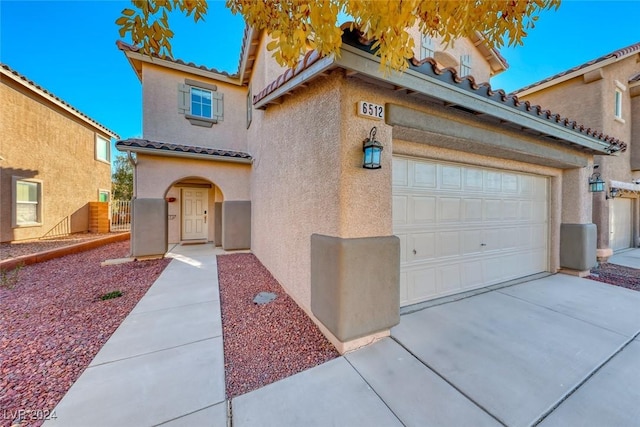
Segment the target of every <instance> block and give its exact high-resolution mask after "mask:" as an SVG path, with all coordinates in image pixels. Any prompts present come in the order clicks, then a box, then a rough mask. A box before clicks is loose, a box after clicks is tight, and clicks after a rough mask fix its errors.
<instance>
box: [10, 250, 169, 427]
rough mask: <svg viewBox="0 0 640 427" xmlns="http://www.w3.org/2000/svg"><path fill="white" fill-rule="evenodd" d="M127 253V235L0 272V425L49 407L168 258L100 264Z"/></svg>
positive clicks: (118, 323)
mask: <svg viewBox="0 0 640 427" xmlns="http://www.w3.org/2000/svg"><path fill="white" fill-rule="evenodd" d="M128 254H129V242H128V241H127V242H119V243H112V244H109V245H106V246H103V247H100V248H97V249H93V250H90V251H87V252H83V253H79V254H74V255H68V256H65V257H62V258H57V259H53V260H50V261H47V262H43V263H40V264H33V265H29V266H26V267H23V268H22V269H19V270H18V271H17V274H16V273H11V272H9V273H5V276H4V278H1V277H0V279H2V281H1V282H0V285H2V286H0V307H1V310H0V356H1V357H0V410H1V411H4V412H0V414H4V416H2V417H0V425H2V426H5V425H6V426H8V425H11V421H12V420H10V419H6V418H7V417H8V415H9V414H11V413H14V411H16V410H32V411H51V410H52V409H53V408H54V407H55V405H56V404H57V403H58V402H59V401H60V399H62V397H63V395H64V394H65V393H66V392H67V390H68V389H69V388H70V387H71V385H72V384H73V383H74V382H75V381H76V379H77V378H78V377H79V376H80V374H81V373H82V371H84V369H85V368H86V367H87V365H88V364H89V363H90V362H91V360H92V359H93V357H94V356H95V355H96V354H97V353H98V351H99V350H100V348H101V347H102V346H103V345H104V344H105V342H106V341H107V340H108V339H109V337H110V336H111V334H113V332H114V331H115V330H116V328H117V327H118V326H119V325H120V323H121V322H122V320H124V318H125V317H126V316H127V314H129V312H130V311H131V310H132V309H133V307H134V306H135V305H136V304H137V302H138V301H139V300H140V299H141V298H142V296H143V295H144V294H145V293H146V291H147V290H148V289H149V287H150V286H151V285H152V284H153V282H154V281H155V280H156V278H157V277H158V276H159V275H160V273H161V272H162V270H164V268H165V267H166V266H167V265H168V264H169V262H170V261H171V260H170V259H161V260H153V261H145V262H133V263H126V264H119V265H112V266H106V267H101V266H100V262H102V261H104V260H107V259H113V258H122V257H126V256H127V255H128ZM115 290H119V291H121V292H122V294H123V295H122V296H121V297H119V298H115V299H110V300H106V301H102V300H101V299H100V297H101V296H102V295H104V294H106V293H109V292H112V291H115ZM34 423H35V424H28V423H27V422H25V423H23V424H21V425H22V426H24V425H39V424H40V421H37V422H34Z"/></svg>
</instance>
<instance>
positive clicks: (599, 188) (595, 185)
mask: <svg viewBox="0 0 640 427" xmlns="http://www.w3.org/2000/svg"><path fill="white" fill-rule="evenodd" d="M596 169H598V165H594V166H593V173H592V174H591V176H590V177H589V191H590V192H592V193H601V192H603V191H604V181H603V180H602V178H600V173H598V172H596V171H595V170H596Z"/></svg>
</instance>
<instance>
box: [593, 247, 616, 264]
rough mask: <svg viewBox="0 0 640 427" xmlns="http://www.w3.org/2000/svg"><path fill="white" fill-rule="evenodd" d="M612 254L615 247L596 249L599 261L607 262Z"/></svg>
mask: <svg viewBox="0 0 640 427" xmlns="http://www.w3.org/2000/svg"><path fill="white" fill-rule="evenodd" d="M611 255H613V249H611V248H604V249H598V250H597V251H596V259H597V260H598V262H607V260H609V257H610V256H611Z"/></svg>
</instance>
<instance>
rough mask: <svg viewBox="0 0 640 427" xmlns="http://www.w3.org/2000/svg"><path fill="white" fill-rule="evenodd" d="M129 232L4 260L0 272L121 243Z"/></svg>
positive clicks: (0, 264) (0, 263)
mask: <svg viewBox="0 0 640 427" xmlns="http://www.w3.org/2000/svg"><path fill="white" fill-rule="evenodd" d="M130 234H131V233H130V232H126V233H119V234H114V235H112V236H106V237H99V238H96V239H95V240H89V241H87V242H81V243H76V244H73V245H69V246H63V247H61V248H56V249H51V250H48V251H44V252H39V253H36V254H29V255H23V256H19V257H16V258H11V259H6V260H4V261H0V271H9V270H13V269H14V268H16V267H17V266H19V265H30V264H36V263H38V262H43V261H48V260H50V259H53V258H60V257H62V256H65V255H71V254H77V253H79V252H84V251H88V250H89V249H94V248H97V247H100V246H104V245H106V244H109V243H115V242H122V241H125V240H129V239H130Z"/></svg>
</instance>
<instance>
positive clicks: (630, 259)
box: [607, 249, 640, 269]
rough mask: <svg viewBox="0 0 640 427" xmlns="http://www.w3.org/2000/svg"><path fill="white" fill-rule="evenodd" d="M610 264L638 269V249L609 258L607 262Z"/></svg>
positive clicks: (639, 256)
mask: <svg viewBox="0 0 640 427" xmlns="http://www.w3.org/2000/svg"><path fill="white" fill-rule="evenodd" d="M607 262H608V263H610V264H617V265H623V266H625V267H631V268H635V269H640V249H629V250H626V251H622V252H617V253H616V254H614V255H612V256H610V257H609V260H608V261H607Z"/></svg>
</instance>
